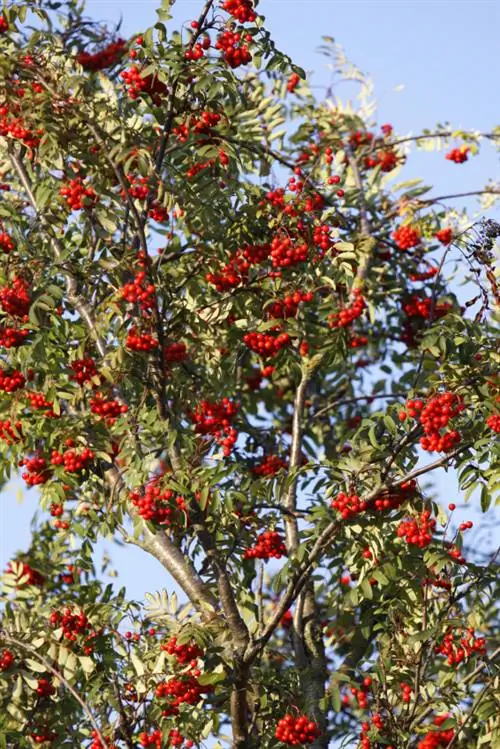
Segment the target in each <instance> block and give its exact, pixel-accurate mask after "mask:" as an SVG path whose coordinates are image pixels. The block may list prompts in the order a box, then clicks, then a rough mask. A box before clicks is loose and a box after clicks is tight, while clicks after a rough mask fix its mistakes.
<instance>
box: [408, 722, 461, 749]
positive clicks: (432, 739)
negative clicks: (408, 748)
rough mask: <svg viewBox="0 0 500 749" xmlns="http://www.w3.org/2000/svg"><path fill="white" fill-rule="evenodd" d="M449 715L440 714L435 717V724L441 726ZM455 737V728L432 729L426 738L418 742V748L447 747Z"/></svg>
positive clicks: (436, 748)
mask: <svg viewBox="0 0 500 749" xmlns="http://www.w3.org/2000/svg"><path fill="white" fill-rule="evenodd" d="M449 717H450V716H449V715H438V716H436V717H435V718H434V721H433V722H434V725H435V726H441V725H443V723H444V722H445V720H448V718H449ZM454 738H455V731H454V730H453V728H448V730H446V731H430V732H429V733H427V734H426V735H425V736H424V738H423V739H422V740H421V741H419V742H418V744H417V749H438V747H447V746H448V745H449V744H450V742H451V741H453V739H454Z"/></svg>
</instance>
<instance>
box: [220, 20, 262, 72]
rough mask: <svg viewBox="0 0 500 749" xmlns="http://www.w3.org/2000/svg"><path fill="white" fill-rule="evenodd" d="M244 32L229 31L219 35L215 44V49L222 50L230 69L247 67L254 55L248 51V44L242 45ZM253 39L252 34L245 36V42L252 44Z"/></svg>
mask: <svg viewBox="0 0 500 749" xmlns="http://www.w3.org/2000/svg"><path fill="white" fill-rule="evenodd" d="M242 37H243V33H242V31H230V30H229V29H227V30H226V31H223V32H222V34H219V36H218V37H217V41H216V43H215V49H220V50H221V51H222V52H223V53H224V54H223V57H224V60H225V61H226V62H227V64H228V65H229V67H230V68H233V69H234V68H238V67H239V66H240V65H247V64H248V63H249V62H251V60H252V55H251V54H250V51H249V49H248V44H244V43H242ZM252 39H253V37H252V36H251V35H250V34H246V35H245V41H246V42H251V41H252Z"/></svg>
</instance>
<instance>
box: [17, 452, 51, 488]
mask: <svg viewBox="0 0 500 749" xmlns="http://www.w3.org/2000/svg"><path fill="white" fill-rule="evenodd" d="M22 466H24V467H25V468H26V470H25V471H24V472H23V473H22V474H21V478H22V479H24V481H26V483H27V485H28V486H40V485H41V484H46V483H47V481H48V480H49V479H50V478H51V476H52V473H51V472H50V470H49V468H48V466H47V461H46V460H45V458H41V457H39V456H37V455H35V456H34V457H32V458H23V460H20V461H19V467H22Z"/></svg>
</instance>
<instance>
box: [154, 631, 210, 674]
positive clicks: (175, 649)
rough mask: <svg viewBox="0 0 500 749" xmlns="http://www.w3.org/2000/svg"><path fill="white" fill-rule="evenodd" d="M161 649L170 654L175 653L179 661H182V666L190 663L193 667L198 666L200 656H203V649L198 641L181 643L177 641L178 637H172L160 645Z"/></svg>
mask: <svg viewBox="0 0 500 749" xmlns="http://www.w3.org/2000/svg"><path fill="white" fill-rule="evenodd" d="M160 650H164V651H165V652H166V653H168V655H173V656H174V658H175V659H176V661H177V663H180V665H181V666H185V665H187V664H188V663H189V664H190V667H191V668H192V669H193V668H196V667H197V665H198V658H202V657H203V650H201V648H199V647H198V645H196V643H185V644H184V645H181V644H180V643H178V642H177V638H176V637H171V638H170V639H169V640H168V642H165V643H164V644H163V645H160Z"/></svg>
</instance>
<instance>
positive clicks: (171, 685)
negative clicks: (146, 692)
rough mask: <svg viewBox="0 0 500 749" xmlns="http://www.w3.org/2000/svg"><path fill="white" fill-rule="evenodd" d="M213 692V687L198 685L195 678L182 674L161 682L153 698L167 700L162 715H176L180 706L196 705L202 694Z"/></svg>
mask: <svg viewBox="0 0 500 749" xmlns="http://www.w3.org/2000/svg"><path fill="white" fill-rule="evenodd" d="M211 691H213V686H211V685H209V684H206V685H203V684H200V682H199V681H198V679H197V677H196V676H193V675H192V674H183V675H182V676H180V677H179V678H177V677H175V676H174V677H172V678H171V679H169V680H168V681H164V682H161V683H160V684H158V686H157V687H156V689H155V697H157V698H158V699H166V700H168V707H166V708H165V709H164V710H163V715H177V713H178V712H179V706H180V705H182V704H186V705H196V703H197V702H199V700H200V699H201V697H202V696H203V695H204V694H209V693H210V692H211Z"/></svg>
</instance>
